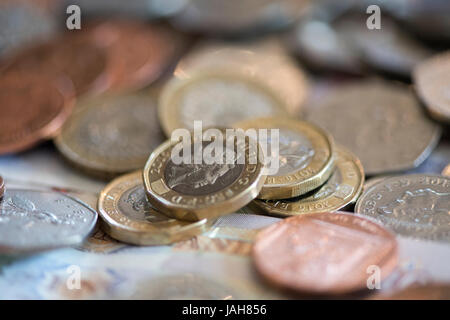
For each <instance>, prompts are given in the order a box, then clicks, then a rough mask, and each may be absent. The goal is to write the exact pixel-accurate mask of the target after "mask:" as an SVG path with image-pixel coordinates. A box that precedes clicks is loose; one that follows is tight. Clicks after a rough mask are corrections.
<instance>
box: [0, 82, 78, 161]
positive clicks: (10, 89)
mask: <svg viewBox="0 0 450 320" xmlns="http://www.w3.org/2000/svg"><path fill="white" fill-rule="evenodd" d="M57 80H59V79H56V78H47V77H45V76H44V75H33V74H22V73H9V74H6V75H3V76H2V77H0V106H1V117H0V154H4V153H11V152H18V151H22V150H26V149H28V148H29V147H32V146H33V145H35V144H37V143H38V142H39V141H41V140H42V139H46V138H50V137H51V136H52V135H54V134H55V133H56V132H57V131H58V129H59V128H60V127H61V126H62V124H63V123H64V121H65V120H66V119H67V117H68V116H69V115H70V112H71V110H72V107H73V105H74V99H73V94H72V95H70V94H69V92H70V89H71V88H72V87H71V86H69V84H70V81H69V80H67V79H66V80H67V81H59V82H57ZM55 82H57V83H55ZM63 84H67V85H65V86H64V87H63V86H62V85H63ZM72 90H73V89H72ZM72 92H73V91H72Z"/></svg>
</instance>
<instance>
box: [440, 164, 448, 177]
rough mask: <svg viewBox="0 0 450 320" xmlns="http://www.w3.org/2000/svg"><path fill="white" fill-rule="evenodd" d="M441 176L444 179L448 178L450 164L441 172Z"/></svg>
mask: <svg viewBox="0 0 450 320" xmlns="http://www.w3.org/2000/svg"><path fill="white" fill-rule="evenodd" d="M442 175H443V176H446V177H450V164H449V165H448V166H446V167H445V168H444V170H442Z"/></svg>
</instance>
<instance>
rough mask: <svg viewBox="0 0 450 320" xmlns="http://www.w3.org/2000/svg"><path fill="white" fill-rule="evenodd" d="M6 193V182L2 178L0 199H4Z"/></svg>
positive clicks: (0, 181) (0, 179)
mask: <svg viewBox="0 0 450 320" xmlns="http://www.w3.org/2000/svg"><path fill="white" fill-rule="evenodd" d="M4 193H5V180H3V177H2V176H0V199H2V198H3V194H4Z"/></svg>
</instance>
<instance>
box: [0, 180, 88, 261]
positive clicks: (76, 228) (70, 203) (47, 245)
mask: <svg viewBox="0 0 450 320" xmlns="http://www.w3.org/2000/svg"><path fill="white" fill-rule="evenodd" d="M96 221H97V212H95V210H94V209H92V208H90V207H88V206H87V205H86V204H84V203H82V202H80V201H78V200H76V199H75V198H72V197H69V196H67V195H63V194H62V193H59V192H48V191H34V190H22V189H9V188H8V190H6V191H5V194H4V197H3V200H2V201H1V202H0V253H2V254H22V253H32V252H38V251H44V250H50V249H55V248H60V247H67V246H75V245H79V244H80V243H81V242H82V241H83V240H84V239H85V238H86V237H87V236H88V235H89V233H90V232H91V231H92V230H93V228H94V226H95V223H96Z"/></svg>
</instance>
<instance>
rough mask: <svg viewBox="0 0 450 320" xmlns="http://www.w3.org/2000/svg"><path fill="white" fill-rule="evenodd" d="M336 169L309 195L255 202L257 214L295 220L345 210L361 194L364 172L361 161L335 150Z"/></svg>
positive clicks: (348, 153)
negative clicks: (260, 212) (263, 213)
mask: <svg viewBox="0 0 450 320" xmlns="http://www.w3.org/2000/svg"><path fill="white" fill-rule="evenodd" d="M335 162H336V169H335V170H334V172H333V174H332V175H331V177H330V178H329V179H328V181H327V182H326V183H325V184H324V185H322V186H321V187H320V188H318V189H316V190H313V191H311V192H310V194H309V193H308V194H306V195H303V196H300V197H295V198H291V199H284V200H259V199H256V200H253V201H252V203H251V208H252V209H253V211H254V212H259V211H261V210H263V211H264V212H265V213H267V214H270V215H276V216H296V215H302V214H310V213H317V212H332V211H337V210H339V209H342V208H345V207H347V206H348V205H350V204H351V203H354V202H356V199H357V198H358V196H359V195H360V193H361V190H362V187H363V184H364V170H363V168H362V165H361V162H360V161H359V159H358V158H357V157H356V156H355V155H353V154H352V153H351V152H349V151H347V150H345V149H344V148H342V147H339V146H338V147H337V148H336V160H335Z"/></svg>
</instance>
